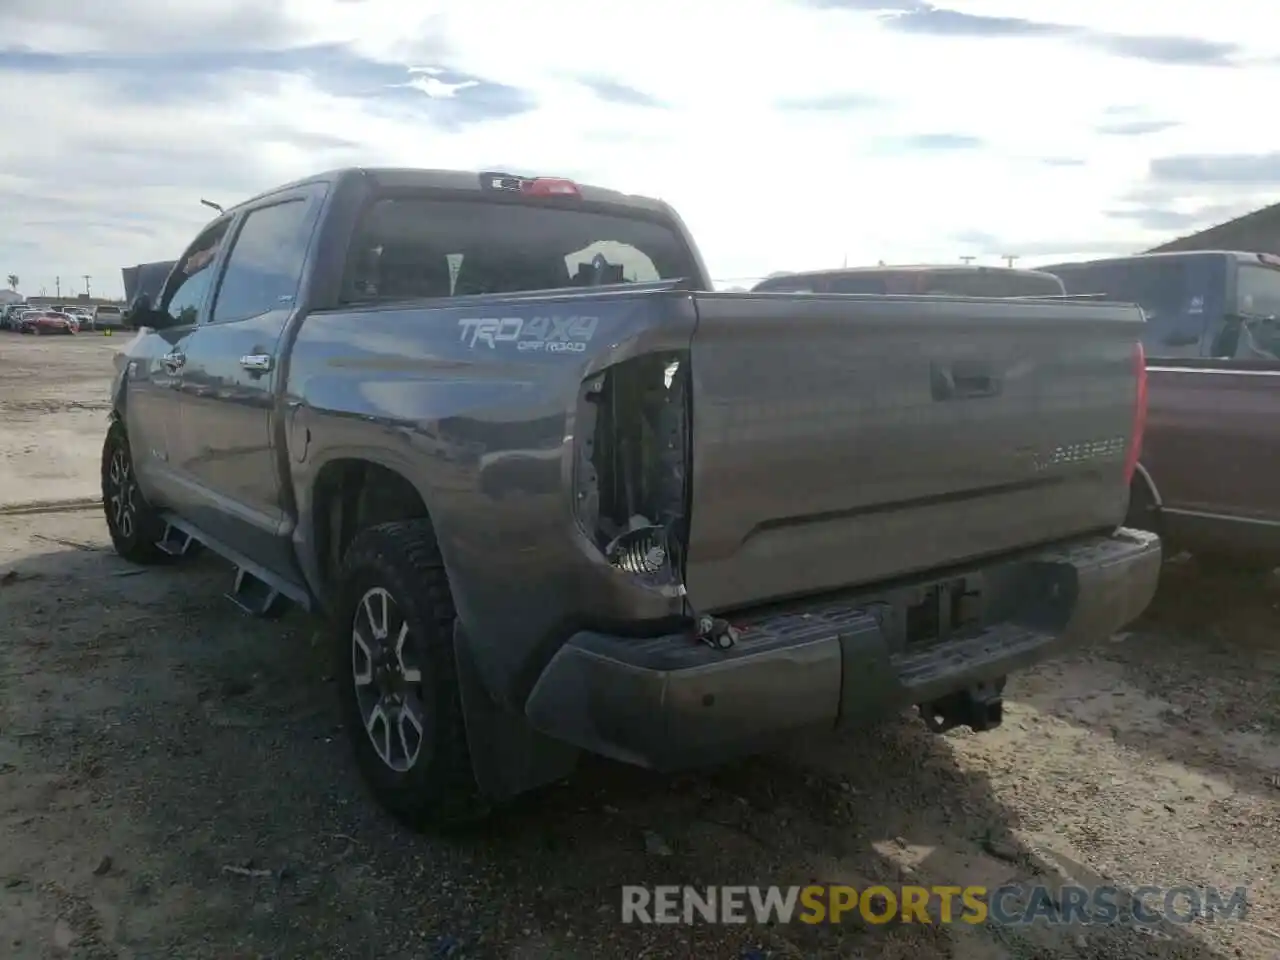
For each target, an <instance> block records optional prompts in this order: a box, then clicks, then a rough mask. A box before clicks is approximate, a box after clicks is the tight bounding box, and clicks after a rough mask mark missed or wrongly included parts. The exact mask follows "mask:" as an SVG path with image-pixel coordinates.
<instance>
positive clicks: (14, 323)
mask: <svg viewBox="0 0 1280 960" xmlns="http://www.w3.org/2000/svg"><path fill="white" fill-rule="evenodd" d="M29 309H30V308H29V307H28V306H27V305H26V304H25V303H10V304H6V305H5V306H4V307H0V330H13V331H16V330H17V329H18V326H19V321H20V319H21V317H22V314H23V313H25V312H26V311H27V310H29Z"/></svg>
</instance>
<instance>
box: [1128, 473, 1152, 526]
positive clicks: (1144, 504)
mask: <svg viewBox="0 0 1280 960" xmlns="http://www.w3.org/2000/svg"><path fill="white" fill-rule="evenodd" d="M1124 525H1125V526H1126V527H1132V528H1134V529H1136V530H1146V531H1147V532H1148V533H1157V534H1158V533H1159V532H1160V507H1159V506H1158V505H1157V504H1156V501H1155V498H1154V497H1153V496H1151V488H1150V487H1148V486H1147V485H1146V483H1145V482H1143V481H1142V480H1141V479H1140V478H1135V479H1134V481H1133V483H1131V484H1130V485H1129V509H1128V512H1127V513H1126V515H1125V518H1124Z"/></svg>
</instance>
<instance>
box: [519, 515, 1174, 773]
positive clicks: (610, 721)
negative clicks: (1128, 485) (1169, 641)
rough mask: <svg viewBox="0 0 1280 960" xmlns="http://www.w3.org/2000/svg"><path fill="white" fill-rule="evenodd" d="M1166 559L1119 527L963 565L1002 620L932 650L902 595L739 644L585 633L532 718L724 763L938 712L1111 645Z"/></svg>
mask: <svg viewBox="0 0 1280 960" xmlns="http://www.w3.org/2000/svg"><path fill="white" fill-rule="evenodd" d="M1160 564H1161V547H1160V541H1159V538H1158V537H1156V536H1155V535H1154V534H1150V533H1145V532H1140V531H1136V530H1128V529H1122V530H1119V531H1117V532H1116V533H1115V534H1113V535H1110V536H1098V537H1091V538H1088V539H1085V540H1081V541H1076V542H1073V543H1070V544H1068V545H1065V546H1061V547H1055V548H1052V549H1045V550H1040V551H1036V552H1033V553H1029V554H1026V555H1023V556H1019V557H1017V558H1013V559H1009V560H1004V561H1001V562H999V563H995V564H989V565H987V566H985V567H980V568H976V569H974V570H966V571H962V574H963V575H965V576H969V577H973V576H978V577H980V578H981V579H982V582H983V583H984V584H985V585H986V586H984V592H987V593H989V594H990V595H991V596H993V597H996V598H997V600H998V602H997V604H996V606H995V609H996V610H997V611H998V614H999V616H998V619H989V621H988V622H989V624H990V625H989V626H986V627H985V628H983V629H982V630H981V632H977V633H975V632H973V631H970V632H969V633H968V634H966V635H963V636H962V637H960V638H957V639H949V640H944V641H942V642H935V643H933V644H930V645H928V646H925V647H922V648H920V649H915V648H914V647H909V646H908V645H907V644H906V642H905V629H906V628H905V609H904V605H905V602H906V601H905V600H902V599H901V597H905V596H906V591H905V590H904V591H897V592H895V591H890V592H881V593H879V594H876V595H869V596H866V597H852V598H850V599H845V600H841V601H840V602H831V601H824V602H823V603H821V604H814V605H811V606H808V607H801V608H796V607H792V608H789V609H788V610H787V611H786V612H785V613H773V614H772V615H770V616H768V617H763V618H757V619H755V620H751V621H748V622H746V623H745V624H743V625H742V634H741V637H740V639H739V641H738V643H737V645H736V646H734V647H733V648H732V649H730V650H728V651H721V650H715V649H712V648H711V647H709V646H707V645H705V644H701V643H698V642H696V641H695V640H693V639H691V638H690V637H689V636H687V635H684V634H681V635H672V636H664V637H656V638H652V639H643V640H641V639H633V638H624V637H614V636H607V635H604V634H600V633H593V632H580V633H576V634H574V635H573V636H572V637H571V638H570V639H569V641H568V642H567V643H566V644H565V645H564V646H563V647H561V648H560V650H559V651H557V653H556V654H555V656H554V657H553V658H552V659H551V661H550V663H548V665H547V667H546V668H545V670H544V671H543V672H542V675H541V676H540V678H539V679H538V682H537V683H536V684H535V685H534V688H533V690H532V692H531V693H530V695H529V699H528V701H527V703H526V706H525V712H526V714H527V716H528V718H529V720H530V722H531V723H532V725H533V726H534V727H535V728H537V729H538V730H541V731H542V732H543V733H546V734H548V735H550V736H553V737H555V738H557V739H560V740H564V741H566V742H568V743H572V744H575V745H576V746H579V747H581V748H583V749H586V750H589V751H591V752H593V753H599V754H603V755H605V756H609V757H613V758H615V759H618V760H623V761H625V762H629V763H634V764H638V765H640V766H646V767H652V768H655V769H668V770H669V769H675V768H680V767H686V766H691V765H697V764H703V763H714V762H719V761H722V760H725V759H728V758H730V757H733V756H736V755H740V754H742V753H746V752H750V751H751V750H753V749H756V748H758V747H759V746H761V745H764V744H767V743H768V742H769V741H771V740H772V739H773V738H774V737H776V736H777V735H779V734H782V733H785V732H787V731H791V730H797V729H801V728H806V727H834V726H844V725H857V724H859V723H863V722H867V721H870V720H874V719H876V718H877V717H881V716H884V715H886V714H891V713H894V712H896V711H898V710H901V709H902V708H904V707H907V706H911V705H913V704H922V703H930V702H933V701H936V700H939V699H941V698H942V697H944V696H946V695H948V694H951V693H955V692H957V691H962V690H966V689H969V688H971V687H973V686H975V685H977V684H981V683H985V682H987V681H991V680H995V679H997V678H999V677H1002V676H1004V675H1006V674H1008V673H1010V672H1012V671H1015V670H1018V669H1021V668H1023V667H1027V666H1029V665H1031V664H1034V663H1036V662H1038V661H1041V660H1045V659H1048V658H1050V657H1052V656H1055V655H1057V654H1059V653H1061V652H1063V651H1064V650H1068V649H1071V648H1073V647H1076V646H1080V645H1084V644H1088V643H1091V642H1093V641H1096V640H1098V639H1101V638H1102V637H1105V636H1108V635H1110V634H1111V633H1112V632H1114V631H1115V630H1118V629H1120V628H1121V627H1123V626H1124V625H1125V624H1127V623H1129V622H1130V621H1132V620H1133V619H1135V618H1136V617H1138V616H1139V615H1140V614H1141V613H1142V612H1143V610H1145V609H1146V607H1147V605H1148V604H1149V603H1150V602H1151V598H1152V597H1153V596H1154V594H1155V590H1156V583H1157V580H1158V578H1159V573H1160ZM953 576H954V575H953Z"/></svg>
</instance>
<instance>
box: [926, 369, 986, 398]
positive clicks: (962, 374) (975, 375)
mask: <svg viewBox="0 0 1280 960" xmlns="http://www.w3.org/2000/svg"><path fill="white" fill-rule="evenodd" d="M929 379H930V388H931V389H930V392H931V393H932V394H933V399H935V400H973V399H977V398H979V397H998V396H999V395H1000V392H1001V390H1002V389H1003V384H1002V383H1001V379H1000V377H999V376H997V375H995V374H994V373H992V372H991V369H990V368H989V367H988V366H987V365H986V364H985V363H980V362H979V363H974V362H966V361H963V360H960V361H956V362H955V363H953V364H940V363H932V364H930V365H929Z"/></svg>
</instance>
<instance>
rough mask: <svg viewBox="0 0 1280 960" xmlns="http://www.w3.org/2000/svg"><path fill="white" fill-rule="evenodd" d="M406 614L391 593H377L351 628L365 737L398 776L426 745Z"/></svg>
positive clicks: (369, 594) (364, 602) (363, 601)
mask: <svg viewBox="0 0 1280 960" xmlns="http://www.w3.org/2000/svg"><path fill="white" fill-rule="evenodd" d="M414 651H415V645H414V643H413V638H412V637H411V635H410V630H409V624H408V622H407V621H406V620H405V617H404V614H403V613H401V611H400V608H399V607H398V605H397V604H396V602H395V598H393V597H392V596H391V594H390V593H389V592H387V590H385V589H384V588H382V587H373V588H371V589H369V590H367V591H365V594H364V596H362V597H361V598H360V602H359V603H358V604H357V605H356V612H355V615H354V617H353V618H352V623H351V680H352V683H353V684H354V685H355V693H356V704H357V706H358V707H359V710H360V717H361V719H362V720H363V722H364V729H365V733H367V734H368V736H369V740H370V742H371V743H372V744H373V749H374V752H375V753H376V754H377V755H378V758H379V759H380V760H381V761H382V762H383V763H384V764H386V765H387V766H388V767H389V768H390V769H392V770H394V771H395V772H396V773H405V772H406V771H408V770H409V769H411V768H412V767H413V765H414V764H415V763H416V762H417V760H418V757H419V755H420V754H421V752H422V745H423V743H424V742H425V741H426V717H425V712H426V711H425V709H424V707H423V698H422V670H421V668H420V667H419V665H418V663H417V661H416V659H415V654H414Z"/></svg>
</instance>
